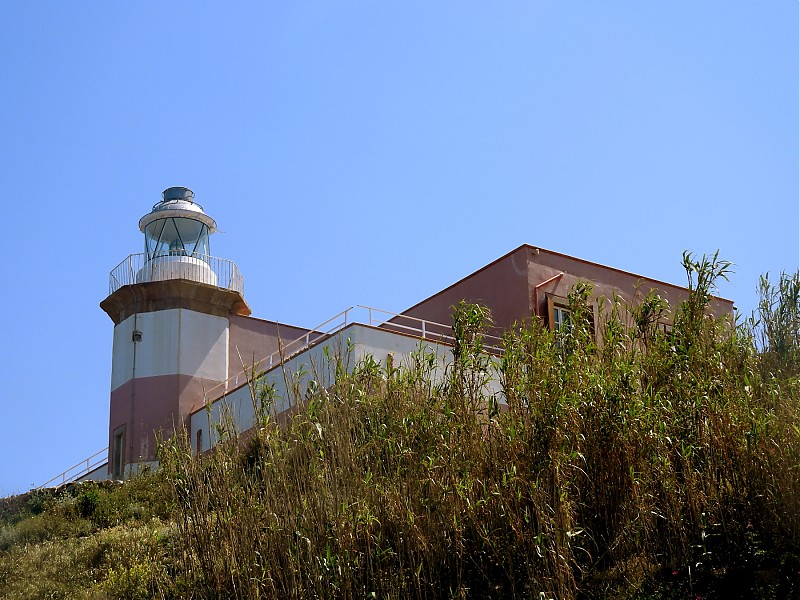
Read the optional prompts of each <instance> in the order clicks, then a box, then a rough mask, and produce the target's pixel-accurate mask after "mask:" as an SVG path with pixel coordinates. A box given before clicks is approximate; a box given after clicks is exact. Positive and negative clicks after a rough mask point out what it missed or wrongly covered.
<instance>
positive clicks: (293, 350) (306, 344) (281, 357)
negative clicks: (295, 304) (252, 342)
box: [204, 306, 353, 400]
mask: <svg viewBox="0 0 800 600" xmlns="http://www.w3.org/2000/svg"><path fill="white" fill-rule="evenodd" d="M351 310H353V307H352V306H351V307H349V308H346V309H344V310H343V311H341V312H340V313H338V314H336V315H334V316H332V317H331V318H330V319H328V320H327V321H324V322H323V323H320V324H319V325H317V326H316V327H314V328H313V329H309V330H308V331H306V333H304V334H303V335H301V336H300V337H299V338H296V339H294V340H292V341H290V342H288V343H286V344H283V345H281V347H280V348H279V349H278V350H276V351H275V352H273V353H272V354H269V355H268V356H266V357H264V358H262V359H261V360H258V361H256V362H254V363H253V365H252V366H250V367H245V368H244V369H243V370H241V371H239V372H238V373H236V374H235V375H231V376H230V377H228V379H226V380H225V381H223V382H221V383H218V384H217V385H215V386H214V387H212V388H210V389H209V390H207V391H205V393H204V395H205V397H206V398H209V399H212V400H213V399H216V398H217V397H218V396H221V395H222V394H221V393H218V394H212V392H217V391H219V392H222V391H225V390H228V388H229V387H238V386H239V385H241V384H243V383H246V382H247V380H248V372H250V373H251V374H252V373H255V372H256V371H257V370H259V369H265V370H269V369H272V368H273V367H276V366H278V365H279V364H281V363H282V362H284V361H286V360H288V359H289V358H291V357H292V356H294V355H295V354H298V353H299V352H302V351H304V350H306V349H307V348H310V347H311V346H313V345H314V344H316V343H317V342H319V341H321V340H322V339H328V338H329V337H330V336H331V335H333V334H334V333H336V332H337V331H340V330H342V329H344V328H345V327H347V325H348V316H349V314H350V311H351ZM339 319H341V322H339V321H338V320H339ZM334 322H335V324H334V325H333V326H332V327H329V328H328V329H325V328H326V327H328V325H330V324H331V323H334ZM276 358H277V359H278V360H277V361H276V360H275V359H276ZM240 377H241V378H242V381H241V382H240V381H239V378H240ZM220 388H222V389H220Z"/></svg>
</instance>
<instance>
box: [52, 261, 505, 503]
mask: <svg viewBox="0 0 800 600" xmlns="http://www.w3.org/2000/svg"><path fill="white" fill-rule="evenodd" d="M132 256H136V255H131V256H129V257H128V258H129V259H130V258H131V257H132ZM139 256H142V255H139ZM126 260H127V259H126ZM228 262H229V261H228ZM125 264H127V263H126V261H122V263H120V267H121V266H123V265H125ZM231 264H233V263H231ZM233 266H234V268H235V267H236V266H235V265H233ZM120 267H117V269H119V268H120ZM117 269H115V271H116V270H117ZM113 273H114V272H113V271H112V275H113ZM134 277H135V272H134ZM112 281H113V280H112ZM121 285H126V284H120V287H121ZM117 289H119V288H117ZM112 293H113V291H112ZM356 310H358V311H359V312H360V313H361V314H360V315H358V316H360V317H362V318H354V315H353V314H352V313H353V312H355V311H356ZM357 323H361V324H363V325H369V326H370V327H377V328H379V329H385V330H387V331H394V332H396V333H403V334H406V335H411V336H415V337H419V338H420V339H423V340H429V341H432V342H441V343H445V344H450V345H452V343H453V341H454V338H453V335H452V326H450V325H445V324H443V323H437V322H435V321H429V320H427V319H420V318H417V317H411V316H409V315H403V314H399V313H393V312H390V311H388V310H382V309H380V308H374V307H372V306H364V305H362V304H358V305H356V306H355V307H353V306H351V307H349V308H346V309H345V310H343V311H341V312H340V313H339V314H337V315H334V316H333V317H331V318H330V319H328V320H327V321H325V322H324V323H321V324H319V325H317V326H316V327H314V328H313V329H309V330H308V331H307V332H306V333H305V334H303V335H302V336H300V337H299V338H296V339H294V340H292V341H290V342H287V343H286V344H282V345H281V348H280V349H279V350H276V351H275V352H273V353H272V354H270V355H269V356H266V357H264V358H262V359H261V360H259V361H257V362H255V363H254V364H253V365H251V366H247V365H244V366H245V367H246V368H245V369H243V370H242V371H239V372H238V373H237V374H236V375H233V376H231V377H229V378H228V379H227V380H226V381H223V382H222V383H219V384H217V385H216V386H214V387H212V388H210V389H208V390H205V393H204V395H205V399H206V401H207V402H215V401H216V400H218V399H219V398H220V397H222V396H223V395H224V394H225V393H226V392H228V391H229V390H230V389H232V388H237V387H239V386H240V385H243V384H245V383H247V381H248V378H251V377H252V375H253V373H259V372H262V371H269V370H271V369H273V368H275V367H277V366H279V365H280V364H282V363H283V362H285V361H287V360H289V359H290V358H292V357H293V356H296V355H297V354H299V353H300V352H303V351H305V350H307V349H309V348H311V347H312V346H315V345H316V344H318V343H319V342H322V341H324V340H327V339H328V338H330V337H331V336H332V335H334V334H335V333H337V332H338V331H341V330H342V329H344V328H345V327H347V326H348V325H352V324H357ZM483 339H484V340H485V342H486V345H485V350H486V351H487V352H488V353H490V354H500V353H502V351H503V347H502V342H503V340H502V338H500V337H497V336H494V335H488V334H484V335H483ZM100 455H103V458H102V459H99V460H98V459H97V457H99V456H100ZM107 455H108V448H105V449H103V450H101V451H99V452H97V453H95V454H93V455H92V456H90V457H89V458H87V459H86V460H83V461H81V462H79V463H78V464H76V465H74V466H72V467H70V468H69V469H67V470H66V471H64V472H63V473H59V474H58V475H56V476H55V477H53V478H52V479H50V480H49V481H47V482H45V483H43V484H42V485H40V486H39V487H40V488H43V487H46V486H48V485H50V484H52V483H53V482H55V481H57V480H59V479H60V480H61V483H60V484H64V483H68V482H70V481H74V480H76V479H78V478H79V477H82V476H84V475H86V474H87V473H90V472H91V471H92V470H93V469H95V468H97V467H99V466H100V465H102V464H103V462H104V461H105V460H106V457H107ZM79 468H80V469H79ZM60 484H59V485H60Z"/></svg>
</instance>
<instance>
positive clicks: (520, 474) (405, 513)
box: [160, 255, 800, 598]
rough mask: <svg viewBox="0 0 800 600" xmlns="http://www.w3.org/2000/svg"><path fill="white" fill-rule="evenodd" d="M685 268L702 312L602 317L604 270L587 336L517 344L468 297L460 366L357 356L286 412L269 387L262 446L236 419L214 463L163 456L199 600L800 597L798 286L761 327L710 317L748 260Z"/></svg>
mask: <svg viewBox="0 0 800 600" xmlns="http://www.w3.org/2000/svg"><path fill="white" fill-rule="evenodd" d="M684 266H685V267H686V269H687V275H688V276H689V284H690V285H689V287H690V296H689V298H688V300H687V301H686V302H684V303H683V304H682V305H681V306H677V307H669V306H668V305H667V304H666V303H665V302H664V301H663V300H661V299H660V298H658V297H657V296H655V295H653V294H650V295H647V296H646V297H645V298H644V299H642V301H641V302H639V303H638V304H636V305H625V303H623V302H622V301H621V300H620V299H618V298H615V299H611V300H609V304H608V305H607V306H606V307H605V308H604V310H602V311H601V314H602V315H603V318H602V319H601V322H600V323H592V319H591V315H592V312H593V311H592V310H591V308H590V303H589V301H590V298H591V288H590V286H588V285H585V284H582V285H579V286H577V287H576V289H575V290H574V291H573V294H572V295H571V297H570V305H571V306H570V308H571V321H570V323H571V326H570V328H569V331H561V332H559V333H558V334H555V333H553V332H551V331H549V330H547V329H546V328H545V327H543V325H542V323H541V322H540V321H539V320H537V319H532V320H530V321H526V322H524V323H520V324H518V325H517V326H515V327H514V328H512V330H511V331H509V332H508V333H507V334H506V337H505V353H504V355H503V356H502V357H501V358H499V359H490V358H489V357H488V356H487V355H486V353H485V352H484V348H483V344H482V338H481V329H482V327H483V326H485V325H488V324H489V322H490V315H489V313H488V311H486V309H484V308H482V307H477V306H472V305H462V306H459V307H458V310H457V311H456V313H455V316H454V332H455V336H456V340H457V341H456V344H455V347H454V349H453V363H452V365H451V366H450V367H449V369H448V373H447V376H446V377H445V378H444V380H442V381H438V380H437V379H436V378H435V377H433V371H434V367H435V357H434V356H433V355H432V354H430V353H428V352H427V351H426V350H425V348H424V347H423V346H421V347H420V349H419V351H418V352H417V353H415V354H414V355H413V356H412V357H411V359H410V360H409V361H408V363H407V364H404V365H400V366H395V365H393V364H392V362H391V361H387V363H388V366H383V365H382V364H381V363H379V362H377V361H376V360H375V359H373V358H367V359H366V360H364V361H362V362H360V363H359V364H358V365H356V366H355V368H354V369H351V370H348V369H346V368H345V365H344V361H345V360H346V357H336V356H334V357H332V358H331V360H333V361H339V363H337V365H335V366H336V372H337V373H338V376H337V378H336V380H335V381H333V382H319V385H316V386H312V387H311V388H309V390H307V391H304V393H303V395H302V396H301V395H300V394H299V390H298V397H297V398H295V400H296V401H298V402H299V403H300V404H301V408H300V409H298V410H297V411H296V412H295V413H294V414H293V415H292V416H291V417H290V418H288V420H287V421H286V422H282V423H277V422H275V420H273V419H272V418H271V417H270V410H269V403H270V399H271V394H270V390H264V389H261V388H260V387H259V386H260V383H259V381H258V380H254V381H253V382H252V385H253V392H254V393H253V396H254V398H257V399H259V402H260V404H259V406H257V407H256V409H257V410H256V414H258V415H260V417H259V422H258V424H257V426H256V427H255V428H254V430H253V431H252V432H249V434H248V436H247V437H246V439H245V438H243V437H242V436H241V435H240V433H239V432H237V431H236V430H235V427H233V426H232V424H231V423H230V422H223V423H220V424H219V425H218V428H219V431H220V434H221V439H222V442H221V444H220V445H219V446H218V447H217V449H216V451H214V452H211V453H208V454H207V455H204V456H202V457H199V458H196V457H193V456H192V453H191V449H190V445H189V442H188V440H187V439H186V437H185V436H183V437H177V438H175V439H173V440H171V441H169V442H167V443H165V444H163V445H162V447H161V452H160V460H161V464H162V467H163V470H164V474H165V476H166V477H167V479H168V481H169V482H170V489H172V490H173V491H174V497H173V498H172V501H173V502H174V506H175V513H174V518H175V520H176V525H175V527H176V533H175V540H174V551H175V553H176V554H175V563H174V564H175V569H176V577H177V578H179V579H180V581H182V582H184V584H185V587H184V588H183V592H182V593H184V594H189V595H191V594H193V595H194V596H195V597H209V598H211V597H215V598H220V597H238V598H370V597H373V598H451V597H452V598H467V597H469V598H510V597H520V598H530V597H533V598H576V597H609V596H619V597H628V596H630V597H634V596H636V594H647V593H648V592H647V590H648V589H651V588H652V586H653V585H654V584H653V582H660V583H658V586H660V588H659V589H662V591H663V589H666V588H665V586H666V587H667V588H668V587H669V586H670V585H673V583H674V587H675V589H676V590H679V592H680V593H681V594H682V593H684V592H686V593H689V591H691V592H692V593H694V592H698V593H700V592H702V593H705V594H706V597H708V595H709V594H711V596H712V597H713V594H714V590H717V592H716V593H717V594H718V595H719V597H724V593H723V592H721V591H719V590H724V589H725V586H741V585H742V584H741V582H742V581H743V578H744V580H746V581H748V582H749V583H748V585H751V587H752V586H756V587H758V586H759V585H761V583H760V582H759V581H760V580H758V573H757V571H758V569H762V570H769V572H770V573H771V574H773V575H775V577H776V578H777V579H774V578H773V579H774V581H773V580H770V579H769V578H766V579H765V581H767V582H766V583H764V585H765V586H767V587H766V588H764V589H767V590H768V591H767V592H765V593H766V594H770V593H771V594H781V593H784V592H786V591H787V590H788V591H789V593H796V592H797V590H798V589H799V588H798V582H797V581H796V576H794V575H792V574H791V573H790V571H791V568H794V567H792V565H793V564H794V563H793V562H792V561H793V560H795V558H794V557H796V556H797V548H798V536H799V535H800V501H799V500H798V498H800V483H798V481H799V479H800V478H798V467H800V428H798V425H797V424H798V422H799V421H798V418H799V417H800V414H798V413H799V411H800V407H799V406H798V385H799V382H798V378H797V375H796V374H797V373H798V368H797V364H798V363H797V354H796V349H797V348H798V337H797V336H798V332H797V328H796V327H795V328H793V327H794V326H795V325H796V323H797V321H796V320H794V321H793V320H791V319H784V317H783V316H782V315H784V314H785V313H787V311H788V312H791V310H795V311H796V309H797V307H798V299H797V294H794V295H792V294H793V293H794V292H793V290H796V289H797V288H796V287H792V286H794V285H795V283H792V282H790V283H791V285H789V284H787V285H784V283H783V280H782V282H781V284H780V285H779V286H778V287H776V288H773V287H771V286H769V285H768V284H764V285H762V288H761V293H762V310H761V318H760V319H751V320H750V321H748V322H747V323H744V324H740V325H739V326H737V325H736V324H735V323H734V322H733V321H732V320H731V318H729V317H720V318H715V317H713V316H712V315H711V313H710V311H709V303H710V301H711V294H712V293H713V292H714V290H715V284H716V282H717V281H718V279H719V278H720V277H725V276H726V275H727V272H728V269H729V266H730V265H729V264H728V263H725V262H724V261H720V260H719V259H718V258H717V257H716V256H713V257H710V258H707V257H704V258H702V259H700V260H696V259H695V258H694V257H692V256H690V255H685V256H684ZM792 281H793V282H796V278H795V280H792ZM792 303H793V304H792ZM790 304H791V306H790V307H789V308H786V307H785V305H786V306H788V305H790ZM775 306H778V307H779V308H777V309H774V308H773V307H775ZM780 307H783V308H780ZM793 314H795V315H796V314H797V313H796V312H795V313H793ZM778 315H781V316H778ZM667 317H669V318H670V320H671V322H672V326H671V328H669V327H664V326H663V322H664V320H665V318H667ZM759 340H768V343H765V342H763V341H762V342H761V343H760V344H759V342H758V341H759ZM776 365H777V366H776ZM490 377H497V378H499V379H500V381H501V382H502V388H503V395H504V398H505V401H506V403H507V405H506V406H501V403H499V402H498V398H497V397H494V396H493V395H491V394H490V393H489V392H488V391H487V390H488V387H487V386H486V385H485V384H486V382H487V380H488V378H490ZM764 556H767V557H771V558H770V560H772V561H773V563H774V564H773V563H770V564H765V563H764V560H762V559H763V557H764ZM759 557H761V558H759ZM781 557H783V558H781ZM787 557H788V558H787ZM781 560H782V561H783V563H781V562H780V561H781ZM759 561H761V562H759ZM775 561H777V562H775ZM754 569H755V570H754ZM747 573H749V575H747ZM753 573H755V575H754V574H753ZM748 577H749V579H748ZM792 577H795V579H793V578H792ZM671 578H672V579H671ZM770 581H771V583H770ZM648 586H650V587H648ZM769 586H772V587H769ZM781 586H783V587H781ZM748 589H749V588H748ZM753 589H755V588H753ZM759 589H760V588H759ZM770 590H771V591H770ZM792 590H793V591H794V592H792ZM668 591H669V590H668ZM665 593H666V592H665ZM676 593H678V592H676Z"/></svg>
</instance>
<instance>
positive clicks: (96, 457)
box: [36, 448, 108, 489]
mask: <svg viewBox="0 0 800 600" xmlns="http://www.w3.org/2000/svg"><path fill="white" fill-rule="evenodd" d="M106 462H108V448H103V449H102V450H100V451H99V452H95V453H94V454H92V455H91V456H90V457H89V458H86V459H84V460H82V461H81V462H79V463H77V464H75V465H72V466H71V467H70V468H69V469H67V470H66V471H63V472H61V473H59V474H58V475H56V476H55V477H53V478H52V479H49V480H47V481H45V482H44V483H43V484H42V485H40V486H38V487H37V488H36V489H41V488H46V487H54V484H55V485H64V484H65V483H69V482H71V481H75V480H76V479H78V478H80V477H83V476H84V475H86V474H87V473H91V472H92V471H94V470H95V469H96V468H97V467H100V466H102V465H104V464H105V463H106Z"/></svg>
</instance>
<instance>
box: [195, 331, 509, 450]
mask: <svg viewBox="0 0 800 600" xmlns="http://www.w3.org/2000/svg"><path fill="white" fill-rule="evenodd" d="M326 348H327V350H326ZM420 349H423V350H424V351H425V352H431V353H433V354H434V355H435V357H436V359H435V367H434V369H433V372H432V373H431V377H432V379H433V380H434V381H438V380H440V379H441V378H442V377H444V376H445V369H446V365H447V364H449V363H450V361H451V359H452V351H451V350H452V349H451V347H450V346H448V345H445V344H440V343H436V342H432V341H422V340H420V339H419V338H416V337H413V336H409V335H403V334H399V333H396V332H392V331H387V330H386V329H382V328H376V327H370V326H367V325H360V324H353V325H349V326H347V327H345V328H344V329H342V330H341V331H339V332H337V333H335V334H333V335H332V336H330V337H329V338H328V339H326V340H325V341H324V342H321V343H319V344H317V345H316V346H313V347H312V348H310V349H308V350H305V351H303V352H301V353H299V354H298V355H296V356H294V357H293V358H291V359H289V360H288V361H286V363H285V364H284V365H283V366H282V367H275V368H274V369H272V370H271V371H268V372H267V373H265V375H264V381H265V382H266V383H267V384H269V385H272V386H273V389H274V393H275V397H274V403H273V405H272V406H271V407H270V409H271V413H272V414H273V416H275V417H281V416H282V415H285V414H286V413H287V412H288V411H290V410H291V409H292V407H293V406H295V405H296V404H297V403H298V402H302V400H303V398H304V395H305V392H306V390H307V389H308V385H309V382H310V381H311V380H314V381H316V382H317V383H318V385H319V386H321V387H328V386H330V385H332V384H333V382H334V379H335V363H334V362H333V361H332V360H330V359H329V358H328V357H333V358H334V359H335V358H340V359H341V360H343V361H344V365H345V368H346V370H347V371H351V370H352V369H353V367H354V366H355V365H356V364H357V363H358V361H360V360H362V359H364V358H365V357H366V356H368V355H369V356H372V357H373V359H374V360H375V361H377V362H379V363H380V364H381V365H382V366H383V367H384V368H385V367H386V363H387V360H388V358H389V355H390V354H391V356H392V361H393V363H394V366H395V367H409V366H411V364H412V354H413V353H414V352H417V351H419V350H420ZM326 354H327V356H326ZM287 382H290V387H289V388H288V389H287V386H286V383H287ZM487 389H488V390H489V392H490V393H496V394H500V386H499V382H498V381H496V380H493V381H491V382H490V383H489V384H488V387H487ZM499 400H500V402H501V403H502V402H504V400H503V399H502V398H499ZM225 417H230V418H232V419H233V420H234V421H235V423H236V424H237V427H238V429H239V431H240V432H241V431H245V430H247V429H249V428H250V427H252V426H253V425H254V423H255V420H254V404H253V401H252V398H251V395H250V387H249V386H248V385H246V384H245V385H242V386H240V387H238V388H236V389H232V390H230V391H229V392H228V393H227V394H226V395H225V397H224V398H221V399H220V400H219V401H217V402H214V403H213V404H212V405H211V406H210V410H208V411H206V410H204V409H203V410H196V411H195V412H193V413H192V415H191V416H190V422H191V425H190V432H191V441H192V447H193V449H194V450H195V451H196V452H197V451H200V452H203V451H206V450H208V449H210V448H211V447H212V446H213V445H214V444H215V443H216V442H217V439H216V433H215V428H214V427H213V425H214V424H215V423H220V422H222V420H223V418H225ZM198 432H200V433H199V435H198ZM198 442H200V443H199V444H198Z"/></svg>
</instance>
